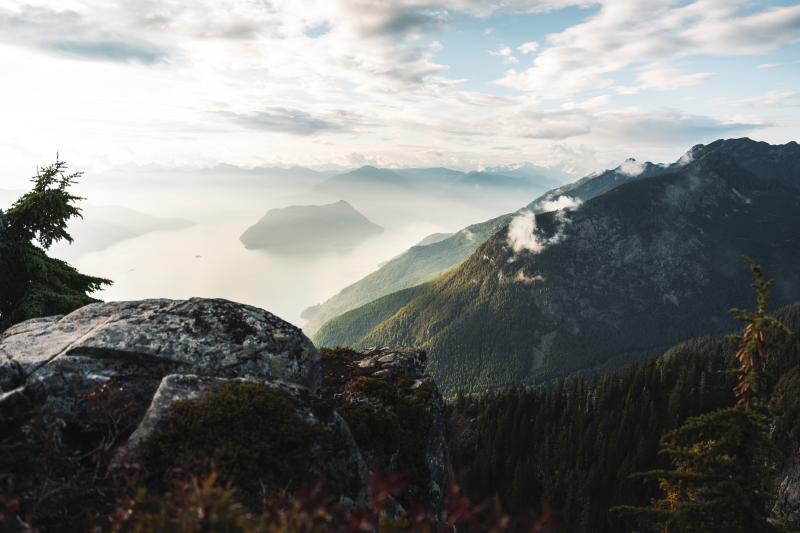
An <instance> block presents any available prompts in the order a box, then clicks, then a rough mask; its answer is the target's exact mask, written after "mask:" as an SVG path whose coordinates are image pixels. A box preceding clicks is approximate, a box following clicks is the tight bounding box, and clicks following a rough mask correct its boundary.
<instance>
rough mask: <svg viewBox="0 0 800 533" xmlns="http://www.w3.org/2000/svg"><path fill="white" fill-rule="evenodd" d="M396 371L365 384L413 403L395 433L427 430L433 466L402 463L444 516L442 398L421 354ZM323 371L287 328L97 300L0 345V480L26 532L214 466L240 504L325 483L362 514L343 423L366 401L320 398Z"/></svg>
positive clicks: (167, 305) (246, 309)
mask: <svg viewBox="0 0 800 533" xmlns="http://www.w3.org/2000/svg"><path fill="white" fill-rule="evenodd" d="M351 355H352V358H353V361H355V360H356V359H360V358H369V357H372V356H373V355H374V354H371V353H370V354H357V353H355V352H353V353H352V354H351ZM384 355H386V354H384ZM393 361H394V364H393V365H391V371H390V373H389V374H386V375H380V376H379V375H375V376H374V377H371V379H374V380H375V381H376V382H378V381H380V380H384V383H386V384H389V383H391V384H392V386H394V385H395V384H398V387H399V389H402V390H403V392H402V394H405V393H406V390H405V388H407V389H408V391H410V392H409V394H410V399H409V400H408V401H406V400H402V399H398V405H399V406H401V408H399V409H398V410H396V412H394V415H393V416H394V417H393V418H392V420H391V422H392V423H393V424H395V425H396V426H397V427H395V428H389V429H394V430H395V431H400V432H401V433H402V432H403V431H404V429H403V428H404V427H405V426H406V424H411V425H412V426H413V427H415V428H417V429H418V428H419V427H421V426H420V422H419V421H418V420H417V419H416V418H415V419H409V414H411V415H414V416H418V415H419V416H421V417H422V418H423V419H424V424H423V426H424V427H425V428H426V429H427V432H425V433H423V434H420V438H419V439H418V440H417V441H415V442H414V444H418V445H419V446H420V447H421V449H422V454H421V457H424V459H423V460H422V461H421V462H418V463H409V466H413V467H419V469H420V472H421V474H420V475H421V476H422V478H424V479H425V483H426V485H425V490H426V491H427V492H426V493H425V495H426V496H428V495H432V496H431V498H433V499H431V500H427V499H426V500H422V501H424V502H426V503H427V502H431V503H430V508H431V510H433V511H438V510H440V509H441V506H442V505H443V503H444V498H443V496H444V494H446V491H447V464H448V462H447V453H446V443H445V441H444V427H443V419H442V415H441V397H440V396H439V394H438V392H437V391H436V387H435V384H433V382H431V381H430V379H429V378H425V377H424V376H423V375H422V371H423V367H422V365H421V359H420V357H419V354H418V353H417V352H397V353H396V354H395V357H394V358H393ZM326 362H327V361H323V359H322V358H321V356H320V353H319V352H318V351H317V349H316V348H314V346H313V345H312V344H311V342H310V341H309V340H308V339H307V338H306V337H305V336H304V335H303V334H302V332H300V330H298V329H297V328H295V327H294V326H292V325H290V324H288V323H286V322H284V321H283V320H281V319H279V318H277V317H275V316H274V315H272V314H270V313H268V312H266V311H264V310H261V309H257V308H254V307H250V306H246V305H240V304H236V303H233V302H229V301H226V300H207V299H196V298H195V299H191V300H187V301H171V300H146V301H140V302H115V303H98V304H92V305H89V306H86V307H84V308H81V309H79V310H77V311H75V312H73V313H71V314H69V315H67V316H56V317H47V318H41V319H35V320H30V321H27V322H24V323H22V324H19V325H17V326H14V327H12V328H10V329H9V330H7V331H6V332H5V333H3V334H2V336H0V450H2V453H0V478H2V479H0V482H2V483H3V486H4V487H5V486H6V485H7V486H11V487H12V489H13V493H14V495H15V496H14V497H15V498H16V499H15V501H17V502H18V506H17V507H16V511H15V513H16V515H17V520H19V521H20V522H19V523H29V522H31V521H32V522H33V523H35V524H39V526H40V527H44V528H45V529H55V530H59V529H63V527H64V523H66V522H64V521H65V520H68V519H70V517H74V516H77V515H81V516H89V515H90V514H91V513H95V514H96V515H103V514H104V513H107V512H109V510H110V507H109V506H111V505H113V498H114V497H118V496H119V494H118V493H117V492H115V491H116V488H115V487H117V485H118V484H119V476H120V475H125V476H129V475H130V471H129V470H130V468H131V465H133V464H139V465H140V466H139V467H136V468H138V469H139V470H137V472H138V473H137V475H138V476H139V478H140V482H141V483H144V484H145V485H147V484H149V486H157V485H158V484H159V483H162V482H163V480H164V479H165V477H166V476H169V475H172V473H173V472H174V471H175V469H176V468H178V469H179V468H184V469H188V468H193V467H204V466H207V465H208V464H210V463H211V462H214V463H215V467H216V468H218V469H219V472H220V475H221V476H223V477H225V478H226V481H229V482H232V483H233V484H234V485H235V486H237V487H238V488H239V489H240V490H241V491H242V492H244V493H246V494H244V498H243V499H244V500H245V501H247V500H248V499H250V500H251V501H259V499H260V498H262V497H264V496H267V495H268V494H269V492H270V491H271V490H282V489H285V488H286V487H289V488H290V489H296V488H299V487H301V486H302V485H304V484H313V483H314V482H316V480H317V479H323V480H324V486H325V490H326V491H327V492H328V493H329V494H330V496H331V497H332V498H333V499H334V500H338V501H339V502H340V503H343V504H345V505H358V504H360V503H363V502H364V501H365V500H366V498H367V496H368V469H367V462H365V460H364V458H365V456H366V457H370V458H371V457H373V456H374V453H373V451H372V450H371V449H369V448H366V449H363V448H360V447H359V445H360V443H358V444H357V442H358V440H359V439H358V435H359V432H358V431H355V430H354V431H351V427H350V425H349V424H348V422H349V420H348V417H347V416H342V415H340V413H339V411H338V409H339V408H340V407H342V408H344V407H347V405H350V404H349V403H348V402H349V399H353V401H354V402H357V401H359V400H355V398H356V397H357V396H358V394H356V393H353V394H352V395H350V392H349V389H348V390H345V388H346V387H345V388H343V389H341V390H339V391H337V390H336V385H335V384H332V383H331V381H330V380H329V379H327V378H326V384H325V387H324V391H323V393H322V394H320V392H321V388H320V387H321V385H322V383H323V374H325V375H326V376H327V375H330V372H329V371H327V370H326V368H325V367H326V364H325V363H326ZM381 365H384V363H381ZM356 366H358V365H356ZM384 366H385V365H384ZM359 368H360V367H359ZM370 368H371V367H370ZM388 368H389V367H387V369H388ZM374 374H378V372H374ZM340 385H342V386H345V385H347V383H345V382H342V383H340ZM404 387H405V388H404ZM399 389H398V390H399ZM423 390H424V394H423V393H422V392H420V391H423ZM342 394H344V395H345V396H347V398H348V400H347V401H344V400H342V401H339V400H338V398H340V396H341V395H342ZM402 394H401V393H400V392H398V393H397V395H398V398H400V396H401V395H402ZM334 396H336V398H337V400H336V401H334V400H333V398H334ZM367 396H368V395H367ZM420 413H422V415H420ZM351 419H353V420H355V419H354V418H352V417H351ZM359 422H366V423H371V421H369V420H367V421H363V420H359ZM354 434H355V437H356V438H354ZM403 453H410V454H411V455H412V456H414V457H415V458H416V457H417V455H414V453H413V452H409V451H405V452H403ZM401 455H402V454H401ZM371 465H373V463H371ZM378 466H380V468H381V471H388V472H391V471H398V470H399V469H400V468H402V467H405V466H406V463H403V462H402V461H400V462H397V461H394V462H392V461H391V460H389V461H383V462H381V463H380V464H379V465H378ZM126 469H127V470H126ZM120 472H122V474H120ZM3 490H5V488H4V489H3ZM1 492H2V491H0V497H2V496H3V494H2V493H1ZM420 495H421V493H420ZM0 500H2V498H0ZM87 506H88V507H89V508H88V509H87ZM0 511H3V510H2V509H0ZM0 514H1V513H0ZM73 526H74V527H75V528H77V529H80V527H79V526H77V525H76V524H75V523H73ZM73 530H75V529H73Z"/></svg>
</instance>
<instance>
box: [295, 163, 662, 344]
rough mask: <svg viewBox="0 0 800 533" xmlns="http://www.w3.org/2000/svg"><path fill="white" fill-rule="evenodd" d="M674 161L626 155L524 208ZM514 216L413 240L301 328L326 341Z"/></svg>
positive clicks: (584, 196) (447, 265)
mask: <svg viewBox="0 0 800 533" xmlns="http://www.w3.org/2000/svg"><path fill="white" fill-rule="evenodd" d="M676 165H677V163H675V164H673V165H671V166H669V167H664V166H660V165H654V164H652V163H644V164H642V165H639V164H638V163H635V162H632V160H628V161H626V162H625V163H624V164H623V165H621V166H619V167H617V168H615V169H611V170H606V171H604V172H601V173H596V174H592V175H589V176H586V177H584V178H582V179H580V180H578V181H576V182H574V183H570V184H568V185H564V186H562V187H558V188H556V189H552V190H551V191H549V192H547V193H545V194H543V195H542V196H540V197H538V198H537V199H536V200H534V201H532V202H531V203H530V204H528V205H527V206H526V207H525V208H523V209H530V210H532V211H534V212H536V213H540V212H543V211H546V210H548V209H552V202H553V201H554V200H555V199H557V198H559V197H560V196H569V197H571V198H575V199H577V200H581V201H586V200H588V199H590V198H594V197H595V196H598V195H600V194H603V193H604V192H607V191H609V190H611V189H613V188H615V187H618V186H620V185H622V184H623V183H627V182H629V181H635V180H638V179H643V178H646V177H649V176H652V175H656V174H659V173H664V172H666V171H667V169H669V168H673V167H675V166H676ZM513 216H514V213H508V214H504V215H500V216H498V217H495V218H493V219H491V220H487V221H485V222H481V223H478V224H473V225H471V226H468V227H466V228H464V229H462V230H461V231H459V232H458V233H456V234H454V235H452V236H451V237H449V238H446V239H443V240H441V241H439V242H436V243H433V244H430V245H417V246H412V247H411V248H409V249H408V250H407V251H406V252H404V253H403V254H401V255H399V256H397V257H395V258H393V259H391V260H390V261H388V262H387V263H385V264H384V265H382V266H381V267H380V268H379V269H378V270H376V271H375V272H373V273H372V274H369V275H368V276H366V277H365V278H363V279H361V280H359V281H357V282H356V283H354V284H352V285H350V286H348V287H345V288H344V289H342V291H341V292H339V294H337V295H335V296H334V297H332V298H330V299H329V300H328V301H326V302H324V303H322V304H320V305H317V306H314V307H311V308H309V309H307V310H306V311H305V313H304V318H307V319H308V320H309V321H308V323H307V324H306V325H305V326H303V330H304V331H305V332H306V333H307V334H309V335H316V337H315V341H318V342H321V343H323V344H326V343H328V342H329V339H327V338H326V337H325V336H324V335H323V334H322V332H319V333H318V334H317V332H318V331H319V330H320V327H321V326H322V325H323V324H324V323H325V322H327V321H328V320H331V319H332V318H334V317H337V316H338V315H341V314H343V313H346V312H347V311H350V310H351V309H355V308H357V307H359V306H361V305H364V304H366V303H368V302H372V301H374V300H377V299H378V298H381V297H382V296H385V295H387V294H391V293H392V292H394V291H399V290H402V289H406V288H409V287H413V286H415V285H419V284H421V283H425V282H426V281H429V280H431V279H433V278H435V277H436V276H437V275H439V274H442V273H443V272H445V271H447V270H449V269H451V268H453V267H455V266H457V265H459V264H460V263H461V262H462V261H464V260H465V259H466V258H467V257H469V256H470V255H471V254H472V253H473V252H474V251H475V250H476V249H477V248H478V246H480V245H481V244H482V243H484V242H485V241H486V240H487V239H488V238H489V237H491V236H492V235H494V234H495V233H496V232H497V231H499V230H500V229H501V228H503V227H505V226H506V225H507V224H508V223H509V222H510V221H511V219H512V218H513ZM327 329H330V328H327Z"/></svg>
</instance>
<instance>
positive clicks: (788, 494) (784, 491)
mask: <svg viewBox="0 0 800 533" xmlns="http://www.w3.org/2000/svg"><path fill="white" fill-rule="evenodd" d="M776 485H777V486H776V490H775V504H774V505H773V508H772V514H773V515H774V516H775V518H777V519H778V520H780V521H781V522H784V523H787V524H789V525H792V526H794V527H797V526H798V525H800V449H798V450H797V451H796V452H795V456H794V458H793V459H792V460H791V461H790V462H789V464H788V465H786V467H785V468H784V469H783V471H781V473H780V474H779V475H778V478H777V483H776Z"/></svg>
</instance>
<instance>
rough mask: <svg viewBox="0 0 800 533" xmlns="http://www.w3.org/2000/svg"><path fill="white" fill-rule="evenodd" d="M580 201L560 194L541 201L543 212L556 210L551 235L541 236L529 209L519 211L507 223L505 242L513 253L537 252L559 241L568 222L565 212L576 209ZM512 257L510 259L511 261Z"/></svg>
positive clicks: (534, 217) (534, 216)
mask: <svg viewBox="0 0 800 533" xmlns="http://www.w3.org/2000/svg"><path fill="white" fill-rule="evenodd" d="M580 205H581V201H580V200H579V199H577V198H573V197H570V196H560V197H558V198H556V199H555V200H549V201H546V202H543V203H542V205H541V207H542V210H543V212H550V211H558V213H557V214H556V231H555V233H554V234H553V235H552V236H551V237H543V236H541V235H539V234H538V233H537V232H536V215H534V213H533V212H532V211H530V210H529V209H523V210H522V211H520V212H519V213H518V214H517V215H516V216H515V217H514V218H513V219H512V220H511V222H510V223H509V225H508V233H507V236H506V242H507V243H508V246H510V247H511V249H512V250H513V251H514V253H521V252H529V253H532V254H538V253H540V252H541V251H542V250H544V249H545V248H546V247H548V246H550V245H553V244H557V243H559V242H561V240H562V239H563V238H564V227H565V226H566V225H567V224H569V222H570V221H569V218H567V213H568V212H569V211H572V210H574V209H578V208H579V207H580ZM513 259H514V258H513V257H512V258H511V260H512V261H513Z"/></svg>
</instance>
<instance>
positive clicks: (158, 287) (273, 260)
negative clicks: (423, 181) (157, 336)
mask: <svg viewBox="0 0 800 533" xmlns="http://www.w3.org/2000/svg"><path fill="white" fill-rule="evenodd" d="M307 191H308V188H307V187H306V188H302V189H292V188H279V187H271V188H264V187H259V188H245V187H231V188H220V187H192V186H186V184H176V183H172V184H160V183H153V182H150V183H133V184H131V183H115V184H113V186H108V187H98V186H93V187H91V188H89V189H88V190H83V191H80V192H81V193H82V194H83V195H84V196H86V197H88V198H89V200H90V201H91V202H92V203H94V204H97V205H103V204H105V205H122V206H125V207H128V208H130V209H135V210H137V211H141V212H144V213H147V214H150V215H156V216H162V217H172V218H174V217H179V218H185V219H188V220H191V221H193V222H195V223H196V224H195V225H194V226H192V227H189V228H186V229H181V230H173V231H156V232H152V233H149V234H145V235H143V236H140V237H136V238H133V239H129V240H125V241H122V242H119V243H116V244H114V245H112V246H110V247H108V248H106V249H104V250H101V251H93V252H84V253H79V251H78V247H77V246H76V247H72V248H71V247H69V246H66V245H64V244H63V243H62V244H59V245H57V246H55V247H54V248H53V249H52V250H51V253H52V254H53V255H55V256H56V257H60V258H62V259H65V260H67V261H68V262H70V263H71V264H72V265H74V266H75V267H76V268H78V269H79V270H80V271H81V272H85V273H87V274H91V275H96V276H102V277H106V278H109V279H112V280H113V281H114V284H113V285H112V286H110V287H108V288H106V289H104V290H102V291H100V292H98V293H95V296H96V297H98V298H100V299H103V300H136V299H142V298H174V299H184V298H190V297H192V296H200V297H209V298H211V297H218V298H227V299H230V300H234V301H237V302H242V303H246V304H250V305H255V306H258V307H261V308H264V309H267V310H269V311H270V312H272V313H274V314H276V315H278V316H280V317H281V318H283V319H284V320H287V321H289V322H292V323H293V324H296V325H298V326H302V324H303V323H304V320H303V319H301V317H300V314H301V313H302V311H303V310H304V309H305V308H307V307H309V306H311V305H314V304H317V303H320V302H323V301H325V300H326V299H327V298H330V297H331V296H333V295H334V294H336V293H337V292H339V291H340V290H341V289H342V288H344V287H345V286H347V285H349V284H351V283H353V282H355V281H358V280H359V279H361V278H363V277H364V276H365V275H367V274H369V273H370V272H372V271H374V270H375V269H377V268H378V267H379V265H380V264H381V263H382V262H385V261H387V260H389V259H391V258H392V257H394V256H396V255H397V254H399V253H402V252H403V251H405V250H406V249H408V248H409V247H410V246H413V245H414V244H416V243H417V242H419V241H420V240H421V239H423V238H424V237H426V236H427V235H429V234H431V233H436V232H452V231H457V230H458V229H460V228H462V227H464V226H465V225H467V224H470V223H474V222H477V221H482V220H485V219H488V218H490V217H492V216H496V215H497V214H499V213H502V212H507V211H510V210H512V209H513V208H516V207H518V206H519V205H523V204H524V203H526V201H528V200H527V199H524V198H508V199H507V200H505V203H506V204H507V205H497V204H496V203H495V204H489V203H487V204H485V205H474V204H471V205H464V204H457V203H454V202H453V201H452V200H448V199H444V198H429V197H425V198H419V199H417V200H413V201H412V200H409V199H403V200H399V199H398V198H381V197H375V198H372V199H370V200H369V201H365V200H361V201H360V202H354V206H355V207H356V208H357V209H359V210H360V211H361V212H362V213H364V214H365V215H366V216H367V217H368V218H370V219H371V220H372V221H374V222H375V223H377V224H380V225H382V226H383V227H384V228H385V231H384V233H383V234H381V235H377V236H375V237H373V238H370V239H368V240H366V241H364V242H363V243H361V244H359V245H358V246H356V247H354V248H352V249H347V250H337V251H331V252H325V253H317V252H316V251H315V250H313V249H310V250H308V253H304V254H299V255H281V254H276V253H270V252H267V251H255V250H247V249H245V248H244V246H243V245H242V244H241V243H240V242H239V236H240V235H241V234H242V232H243V231H244V230H245V229H246V228H248V227H249V226H250V225H252V224H254V223H255V222H256V221H258V219H259V218H261V217H262V216H263V215H264V213H265V212H266V211H267V210H268V209H270V208H273V207H285V206H287V205H298V204H306V205H307V204H320V203H326V202H330V201H336V200H338V199H339V198H324V197H319V196H315V195H313V194H309V193H308V192H307ZM345 199H347V198H345ZM88 212H89V210H87V213H88ZM75 237H76V239H79V238H80V237H79V235H78V234H77V233H76V235H75Z"/></svg>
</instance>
